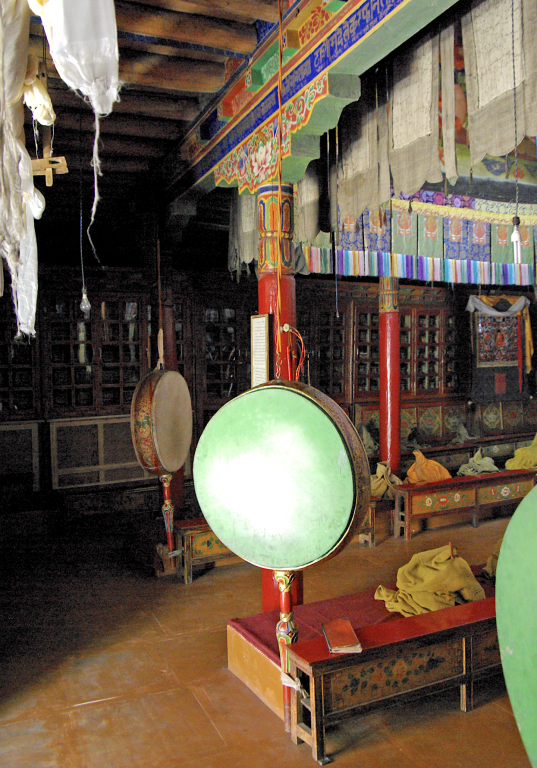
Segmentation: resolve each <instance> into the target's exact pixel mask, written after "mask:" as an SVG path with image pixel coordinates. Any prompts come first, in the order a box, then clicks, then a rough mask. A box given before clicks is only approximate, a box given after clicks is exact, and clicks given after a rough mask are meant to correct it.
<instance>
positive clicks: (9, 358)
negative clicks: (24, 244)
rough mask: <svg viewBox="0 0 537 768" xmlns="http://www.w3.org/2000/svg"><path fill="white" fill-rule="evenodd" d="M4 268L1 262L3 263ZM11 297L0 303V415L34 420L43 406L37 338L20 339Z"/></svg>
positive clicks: (7, 296) (5, 417)
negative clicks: (18, 338) (18, 339)
mask: <svg viewBox="0 0 537 768" xmlns="http://www.w3.org/2000/svg"><path fill="white" fill-rule="evenodd" d="M0 268H1V265H0ZM16 334H17V324H16V321H15V313H14V311H13V304H12V301H11V297H10V296H9V294H8V293H7V292H6V295H5V296H4V300H3V301H2V302H0V418H1V419H2V420H7V419H10V420H20V419H31V418H33V417H35V416H36V415H37V414H38V411H39V407H40V377H39V372H38V347H37V344H36V340H35V339H26V340H24V341H20V342H19V341H17V340H16V339H15V336H16Z"/></svg>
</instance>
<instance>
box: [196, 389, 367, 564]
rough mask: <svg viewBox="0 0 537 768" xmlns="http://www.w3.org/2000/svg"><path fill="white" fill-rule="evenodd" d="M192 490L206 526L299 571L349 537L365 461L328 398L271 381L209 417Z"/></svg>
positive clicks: (252, 554) (358, 514)
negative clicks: (193, 489)
mask: <svg viewBox="0 0 537 768" xmlns="http://www.w3.org/2000/svg"><path fill="white" fill-rule="evenodd" d="M194 486H195V489H196V496H197V499H198V502H199V504H200V506H201V509H202V511H203V514H204V516H205V519H206V520H207V522H208V524H209V525H210V527H211V530H212V531H213V532H214V533H215V534H216V536H218V538H219V539H220V540H221V541H222V542H223V543H224V544H225V545H226V546H227V547H228V548H229V549H231V550H232V551H233V552H235V553H236V554H237V555H239V557H241V558H243V559H244V560H247V561H248V562H251V563H253V564H254V565H258V566H260V567H262V568H269V569H274V570H300V569H302V568H305V567H307V566H309V565H312V564H313V563H316V562H319V561H321V560H324V559H326V558H328V557H331V556H333V555H334V554H336V552H338V551H339V550H340V549H341V548H342V547H343V546H344V545H345V544H346V543H347V542H348V541H350V539H351V538H352V535H353V533H354V531H355V529H356V527H357V526H358V525H360V524H361V522H362V520H363V518H364V515H365V514H366V512H367V509H368V505H369V496H370V479H369V464H368V461H367V456H366V454H365V450H364V448H363V445H362V443H361V441H360V438H359V437H358V434H357V432H356V430H355V429H354V426H353V425H352V423H351V421H350V420H349V418H348V417H347V415H346V414H345V413H344V412H343V411H342V410H341V408H340V407H339V406H338V405H336V403H334V401H333V400H331V399H330V398H329V397H327V396H326V395H324V394H322V393H321V392H319V391H318V390H316V389H314V388H313V387H309V386H307V385H303V384H298V383H294V382H287V381H285V382H284V381H274V382H268V383H267V384H261V385H260V386H259V387H255V388H254V389H251V390H249V391H248V392H245V393H244V394H242V395H239V396H238V397H236V398H235V399H234V400H231V401H230V402H229V403H227V404H226V405H225V406H224V407H223V408H221V409H220V410H219V411H217V413H216V414H215V415H214V416H213V418H212V419H211V421H210V422H209V423H208V425H207V426H206V428H205V430H204V432H203V434H202V436H201V438H200V441H199V443H198V447H197V450H196V455H195V457H194Z"/></svg>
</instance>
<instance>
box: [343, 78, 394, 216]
mask: <svg viewBox="0 0 537 768" xmlns="http://www.w3.org/2000/svg"><path fill="white" fill-rule="evenodd" d="M339 143H340V147H341V171H340V173H341V176H340V179H339V207H340V211H341V221H342V222H343V223H344V224H345V222H347V221H349V220H351V219H356V218H358V217H359V216H360V215H361V214H362V213H363V212H364V211H365V209H366V208H370V209H371V208H376V207H378V205H379V202H380V201H379V199H378V154H377V116H376V106H375V81H374V80H373V78H368V79H362V93H361V95H360V99H359V101H355V102H353V103H352V104H349V105H348V106H347V107H345V109H344V110H343V112H342V113H341V118H340V122H339ZM388 197H389V195H388Z"/></svg>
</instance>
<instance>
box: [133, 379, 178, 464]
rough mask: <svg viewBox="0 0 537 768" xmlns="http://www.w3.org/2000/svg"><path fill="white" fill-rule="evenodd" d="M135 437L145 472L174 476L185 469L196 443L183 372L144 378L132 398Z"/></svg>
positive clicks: (134, 441) (138, 455)
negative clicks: (184, 466)
mask: <svg viewBox="0 0 537 768" xmlns="http://www.w3.org/2000/svg"><path fill="white" fill-rule="evenodd" d="M131 434H132V442H133V445H134V450H135V452H136V456H137V458H138V461H139V462H140V464H141V465H142V467H143V468H144V469H146V470H148V471H149V472H153V473H154V474H157V475H170V474H173V473H174V472H177V470H178V469H180V468H181V467H182V466H183V464H184V463H185V460H186V457H187V456H188V451H189V450H190V443H191V441H192V405H191V402H190V393H189V391H188V386H187V384H186V381H185V380H184V378H183V377H182V376H181V374H180V373H178V372H177V371H164V370H156V371H151V373H148V374H147V375H146V376H144V378H143V379H142V380H141V381H140V383H139V384H138V386H137V388H136V391H135V393H134V397H133V399H132V404H131Z"/></svg>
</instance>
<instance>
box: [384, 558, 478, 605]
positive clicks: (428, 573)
mask: <svg viewBox="0 0 537 768" xmlns="http://www.w3.org/2000/svg"><path fill="white" fill-rule="evenodd" d="M484 597H485V592H484V590H483V588H482V586H481V585H480V584H479V582H478V581H477V579H476V578H475V576H474V574H473V573H472V570H471V568H470V566H469V565H468V563H467V562H466V560H464V559H463V558H462V557H460V556H459V555H458V554H457V550H456V549H455V547H452V546H451V545H450V544H447V545H446V546H444V547H439V548H438V549H431V550H428V551H426V552H418V553H417V554H415V555H413V557H412V558H411V560H410V562H409V563H407V564H406V565H403V566H402V567H401V568H399V571H398V572H397V589H396V590H394V589H389V588H388V587H383V586H382V585H380V586H379V587H377V590H376V592H375V600H384V602H385V604H386V608H387V609H388V611H392V612H398V613H401V614H402V615H403V616H415V615H417V614H419V613H428V612H429V611H437V610H439V609H440V608H449V607H452V606H454V605H459V604H460V603H467V602H470V601H473V600H482V599H483V598H484Z"/></svg>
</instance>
